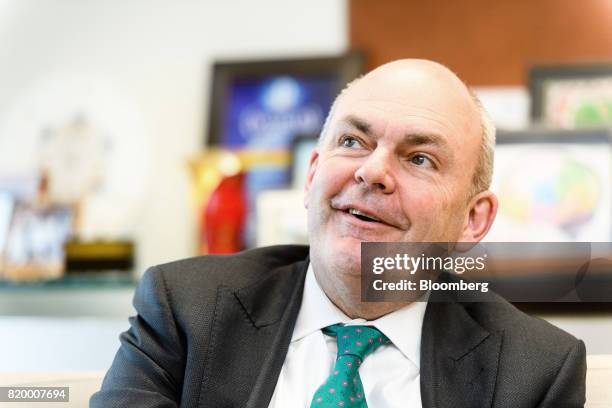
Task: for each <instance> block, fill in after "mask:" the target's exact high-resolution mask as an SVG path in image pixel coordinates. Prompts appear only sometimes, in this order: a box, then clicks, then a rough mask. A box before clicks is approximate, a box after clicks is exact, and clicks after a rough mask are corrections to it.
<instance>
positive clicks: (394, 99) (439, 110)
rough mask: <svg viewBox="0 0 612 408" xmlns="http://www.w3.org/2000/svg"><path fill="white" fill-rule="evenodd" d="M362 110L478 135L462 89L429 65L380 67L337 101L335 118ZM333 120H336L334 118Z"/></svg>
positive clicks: (470, 104) (473, 107) (472, 107)
mask: <svg viewBox="0 0 612 408" xmlns="http://www.w3.org/2000/svg"><path fill="white" fill-rule="evenodd" d="M363 108H366V109H369V110H376V109H377V108H380V109H381V110H382V109H384V110H386V111H387V112H392V113H396V114H397V116H402V115H404V117H405V119H406V122H410V116H411V115H412V116H417V117H423V118H429V119H431V120H432V121H436V120H438V121H441V122H447V123H449V124H450V123H453V124H454V126H453V127H457V128H458V129H457V130H459V131H460V132H461V133H466V132H467V133H473V132H476V133H478V128H479V127H480V118H479V114H478V111H477V108H476V105H475V103H474V101H473V99H472V97H471V95H470V93H469V91H468V89H467V88H466V87H465V85H464V84H463V83H462V82H461V80H459V78H457V77H456V76H455V75H454V74H453V73H452V72H451V71H449V70H448V69H446V68H445V67H443V66H442V65H439V64H437V63H433V62H430V61H422V60H407V61H404V60H402V61H398V62H394V63H390V64H386V65H383V66H381V67H379V68H377V69H375V70H374V71H371V72H370V73H368V74H367V75H365V76H364V77H362V78H361V79H360V80H358V81H356V82H355V83H353V84H352V85H351V86H350V87H349V88H348V89H347V90H346V91H345V92H343V94H342V96H341V97H340V98H339V100H338V106H337V111H338V112H337V113H338V114H340V115H338V116H341V117H345V116H346V115H350V114H354V113H357V111H359V110H360V109H361V110H362V109H363ZM335 119H336V120H338V119H340V117H336V118H335Z"/></svg>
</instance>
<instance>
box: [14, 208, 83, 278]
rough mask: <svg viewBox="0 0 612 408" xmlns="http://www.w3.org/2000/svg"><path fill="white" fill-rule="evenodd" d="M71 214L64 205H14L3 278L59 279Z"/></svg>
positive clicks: (71, 231) (71, 219) (72, 214)
mask: <svg viewBox="0 0 612 408" xmlns="http://www.w3.org/2000/svg"><path fill="white" fill-rule="evenodd" d="M73 226H74V211H73V210H72V209H71V208H69V207H64V206H49V207H44V208H43V207H37V206H33V205H31V204H30V203H29V202H16V203H15V206H14V209H13V214H12V217H11V221H10V225H9V227H8V234H7V237H6V244H5V248H4V278H6V279H8V280H12V281H30V280H49V279H56V278H60V277H61V276H62V275H63V273H64V270H65V256H64V255H65V253H64V245H65V243H66V241H67V240H68V239H69V238H70V237H71V235H72V233H73Z"/></svg>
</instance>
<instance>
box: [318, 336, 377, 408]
mask: <svg viewBox="0 0 612 408" xmlns="http://www.w3.org/2000/svg"><path fill="white" fill-rule="evenodd" d="M323 333H325V334H328V335H330V336H334V337H336V341H337V343H338V357H337V358H336V365H335V366H334V370H333V371H332V374H331V375H330V376H329V378H328V379H327V381H325V383H324V384H323V385H321V386H320V387H319V389H318V390H317V392H315V394H314V396H313V397H312V403H311V404H310V406H311V408H319V407H325V408H331V407H334V408H336V407H351V408H367V406H368V404H367V403H366V399H365V393H364V392H363V384H362V383H361V378H360V377H359V371H358V370H359V366H360V365H361V362H362V361H363V359H364V358H366V356H367V355H368V354H370V353H372V352H373V351H374V350H376V349H377V348H378V347H380V346H381V345H383V344H386V343H389V339H388V338H387V336H385V335H384V334H382V333H381V332H380V330H378V329H376V328H374V327H371V326H343V325H341V324H334V325H332V326H328V327H326V328H324V329H323Z"/></svg>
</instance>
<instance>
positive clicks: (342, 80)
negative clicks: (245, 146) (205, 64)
mask: <svg viewBox="0 0 612 408" xmlns="http://www.w3.org/2000/svg"><path fill="white" fill-rule="evenodd" d="M363 69H364V56H363V54H362V53H360V52H358V51H351V52H348V53H346V54H342V55H339V56H325V57H311V58H299V59H270V60H259V61H256V60H230V61H219V62H216V63H215V64H214V65H213V69H212V86H211V91H210V109H209V117H208V128H207V135H206V136H207V137H206V141H207V142H206V145H208V146H217V147H224V146H223V142H222V141H223V135H224V132H225V129H224V126H223V118H224V115H225V113H226V104H227V99H228V91H229V89H230V86H231V84H232V82H233V81H236V80H238V79H243V78H254V77H255V78H257V77H274V76H327V77H335V78H336V79H337V85H336V86H335V87H334V89H332V90H331V92H333V94H334V95H335V94H337V93H338V92H339V91H340V90H341V89H342V88H343V87H344V86H345V85H346V84H347V83H348V82H350V81H352V80H353V79H355V78H357V77H358V76H359V75H361V74H362V73H363ZM289 147H290V146H287V149H289Z"/></svg>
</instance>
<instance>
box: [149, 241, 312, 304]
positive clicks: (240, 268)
mask: <svg viewBox="0 0 612 408" xmlns="http://www.w3.org/2000/svg"><path fill="white" fill-rule="evenodd" d="M307 256H308V247H307V246H302V245H279V246H270V247H261V248H255V249H251V250H246V251H243V252H239V253H236V254H228V255H205V256H197V257H192V258H187V259H181V260H178V261H173V262H168V263H165V264H160V265H157V266H154V267H152V268H150V269H149V270H148V271H147V274H152V275H154V277H153V279H163V281H164V284H165V285H166V287H167V289H168V290H170V291H172V292H174V291H177V290H178V291H187V292H190V291H193V290H197V291H198V292H199V293H200V294H201V295H206V294H208V293H216V291H217V288H218V287H219V286H220V285H224V286H226V287H228V288H229V289H237V288H241V287H243V286H247V285H249V284H251V283H253V282H255V281H256V280H258V279H261V278H262V277H263V276H264V275H266V274H268V273H270V272H271V271H273V270H275V269H277V268H279V267H282V266H285V265H289V264H292V263H296V262H300V261H304V260H305V259H306V257H307Z"/></svg>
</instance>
